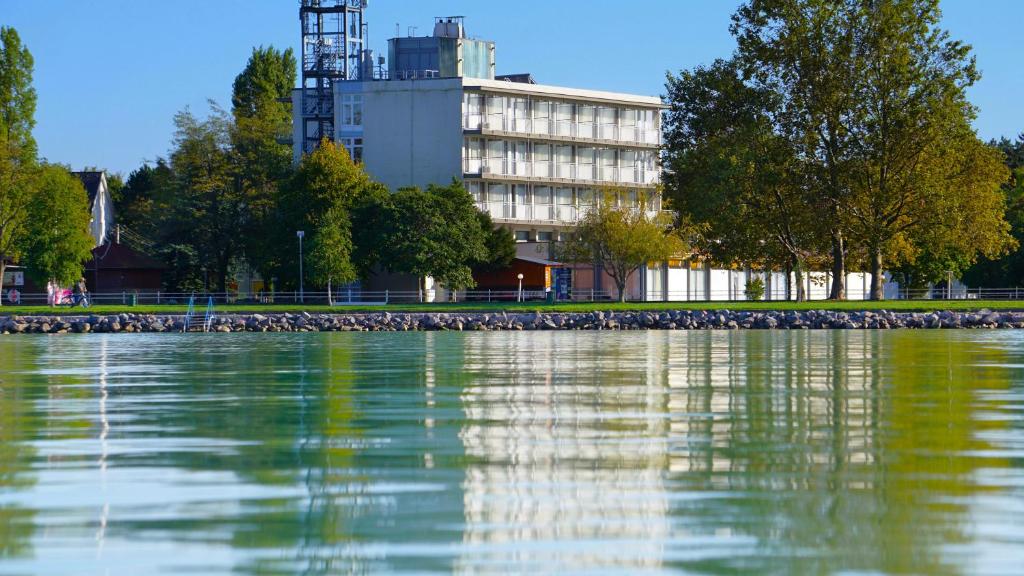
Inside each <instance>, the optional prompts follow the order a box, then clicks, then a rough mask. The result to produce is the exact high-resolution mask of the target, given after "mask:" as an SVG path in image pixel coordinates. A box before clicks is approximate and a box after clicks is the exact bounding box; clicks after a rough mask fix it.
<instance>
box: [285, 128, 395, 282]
mask: <svg viewBox="0 0 1024 576" xmlns="http://www.w3.org/2000/svg"><path fill="white" fill-rule="evenodd" d="M366 197H376V198H386V197H387V190H386V189H385V188H384V187H383V186H381V185H380V184H378V183H376V182H373V181H372V180H371V179H370V177H369V175H367V174H366V172H365V171H364V170H363V167H362V165H359V164H356V163H355V162H353V161H352V159H351V158H350V157H349V155H348V152H347V151H346V150H345V147H344V146H341V145H340V144H336V143H334V142H330V141H328V140H324V141H323V142H321V143H320V146H319V147H318V148H317V149H316V150H314V151H313V152H312V153H310V154H307V155H305V156H303V158H302V161H301V162H300V163H299V165H298V166H297V167H296V169H295V172H294V174H292V176H291V178H289V179H288V180H287V181H286V182H285V183H284V184H283V185H282V186H281V189H280V193H279V195H278V196H277V199H276V205H277V206H278V208H277V210H276V215H277V220H276V221H275V224H274V225H272V226H270V227H269V230H268V232H269V231H273V232H272V233H268V236H269V237H270V238H273V239H274V240H273V244H274V246H275V247H276V250H277V254H276V257H275V262H277V263H278V264H277V265H276V266H274V267H271V268H270V269H271V270H272V271H273V272H272V273H273V274H274V275H275V276H277V277H278V278H281V279H282V280H284V283H285V284H287V285H290V284H291V283H292V282H291V279H292V278H294V279H295V280H296V282H295V283H296V284H297V279H298V263H296V262H295V260H294V254H295V251H294V250H293V248H294V246H295V231H296V230H304V231H306V232H307V233H308V234H309V235H310V237H311V239H313V240H316V238H318V237H320V238H321V241H320V244H321V245H322V249H321V250H320V252H321V253H323V254H327V252H326V251H325V250H327V248H328V247H327V246H326V245H324V242H325V241H326V240H325V239H327V238H335V239H340V240H341V241H344V242H345V243H346V244H350V243H351V240H350V239H349V238H350V237H351V227H350V224H349V222H350V221H351V219H350V212H351V210H352V207H353V205H354V204H355V203H358V202H361V201H363V199H364V198H366ZM360 225H362V223H360ZM321 229H326V230H325V231H324V232H323V233H322V234H321ZM331 250H333V249H331ZM341 255H344V256H345V258H348V259H351V255H352V254H351V247H350V246H341V247H338V248H337V250H336V251H335V252H333V253H332V257H331V261H332V262H333V264H331V265H329V266H328V267H327V268H326V270H339V271H343V273H340V274H337V275H332V274H328V275H327V276H333V277H331V278H330V279H331V280H332V281H333V282H335V283H344V282H349V281H352V280H353V279H354V278H350V274H349V268H350V266H351V262H349V263H348V264H343V263H341V262H340V257H341ZM313 258H315V255H314V254H312V253H310V254H309V255H307V256H306V258H305V260H306V263H308V264H309V266H308V268H309V269H310V270H311V271H312V270H314V269H317V267H318V266H319V265H318V264H314V263H313V262H312V259H313ZM327 276H324V280H326V279H327ZM324 283H325V284H326V282H324Z"/></svg>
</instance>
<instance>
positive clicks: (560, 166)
mask: <svg viewBox="0 0 1024 576" xmlns="http://www.w3.org/2000/svg"><path fill="white" fill-rule="evenodd" d="M462 170H463V173H464V174H466V175H470V176H477V177H481V178H489V177H504V178H507V179H512V180H521V179H530V180H538V181H556V182H557V183H563V182H565V181H572V182H579V183H582V184H588V185H593V186H601V185H606V186H607V185H619V184H628V185H633V186H644V187H647V186H654V185H657V184H658V182H660V177H661V175H660V174H659V173H658V171H657V170H645V169H642V168H635V167H633V166H629V167H619V166H598V165H596V164H566V163H552V162H522V161H516V162H513V161H509V160H502V159H497V158H468V159H465V160H463V167H462Z"/></svg>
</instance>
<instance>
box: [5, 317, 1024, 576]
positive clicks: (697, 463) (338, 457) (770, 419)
mask: <svg viewBox="0 0 1024 576" xmlns="http://www.w3.org/2000/svg"><path fill="white" fill-rule="evenodd" d="M1021 343H1024V338H1022V337H1021V336H1019V335H1017V334H1016V333H1013V332H999V333H980V332H956V331H949V332H946V331H943V332H938V331H935V332H909V331H908V332H889V333H875V332H794V333H782V332H780V333H768V332H748V333H726V332H718V333H711V332H707V333H667V332H649V333H619V334H614V333H606V334H575V333H559V332H542V333H516V334H509V333H501V334H451V333H430V334H332V335H318V334H306V335H283V334H282V335H275V336H267V335H209V336H197V335H191V336H185V335H174V336H170V335H167V336H139V335H110V336H86V337H64V338H57V337H40V338H35V337H18V338H7V339H0V360H2V365H3V367H4V368H3V370H0V574H7V573H27V572H31V573H47V574H77V573H83V572H88V573H93V572H103V571H111V572H137V571H140V570H141V571H158V570H162V571H166V572H170V573H185V572H227V571H235V572H240V573H251V574H267V573H302V574H331V573H343V572H371V571H411V572H433V571H437V572H448V571H456V572H508V571H520V572H522V571H532V572H564V571H567V570H569V569H574V570H578V571H601V570H610V571H618V572H628V573H635V572H663V571H665V572H667V571H678V570H682V571H694V572H706V573H737V572H755V573H765V572H767V573H808V572H810V573H818V572H834V571H864V572H882V573H929V574H961V573H964V574H966V573H974V572H1011V573H1012V572H1013V571H1014V570H1015V569H1016V568H1017V567H1019V566H1020V565H1022V564H1024V553H1022V552H1021V550H1022V549H1024V547H1022V544H1024V532H1022V530H1021V528H1020V526H1019V520H1018V519H1019V517H1020V514H1021V513H1024V474H1022V462H1024V460H1022V455H1024V425H1022V422H1024V418H1022V415H1024V353H1022V352H1021Z"/></svg>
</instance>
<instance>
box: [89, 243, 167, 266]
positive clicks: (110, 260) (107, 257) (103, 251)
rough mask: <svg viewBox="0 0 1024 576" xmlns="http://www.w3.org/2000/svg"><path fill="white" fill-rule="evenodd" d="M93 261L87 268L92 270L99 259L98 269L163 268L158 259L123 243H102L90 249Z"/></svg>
mask: <svg viewBox="0 0 1024 576" xmlns="http://www.w3.org/2000/svg"><path fill="white" fill-rule="evenodd" d="M92 257H93V261H92V262H90V263H89V265H88V268H89V269H90V270H94V269H95V268H96V261H97V260H99V265H100V270H129V269H130V270H163V269H164V268H165V266H164V265H163V263H162V262H160V261H159V260H156V259H154V258H150V257H149V256H146V255H145V254H143V253H141V252H137V251H135V250H132V249H131V248H129V247H128V246H126V245H124V244H104V245H102V246H97V247H95V248H93V249H92Z"/></svg>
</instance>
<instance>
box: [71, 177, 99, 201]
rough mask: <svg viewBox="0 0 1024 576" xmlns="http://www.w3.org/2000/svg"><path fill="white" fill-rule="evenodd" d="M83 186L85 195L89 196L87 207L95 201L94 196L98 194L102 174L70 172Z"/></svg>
mask: <svg viewBox="0 0 1024 576" xmlns="http://www.w3.org/2000/svg"><path fill="white" fill-rule="evenodd" d="M72 174H74V175H75V176H78V179H79V180H81V181H82V186H85V193H86V194H88V195H89V206H92V204H93V202H95V201H96V195H97V194H99V193H100V183H101V182H102V181H103V172H94V171H89V172H72Z"/></svg>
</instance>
